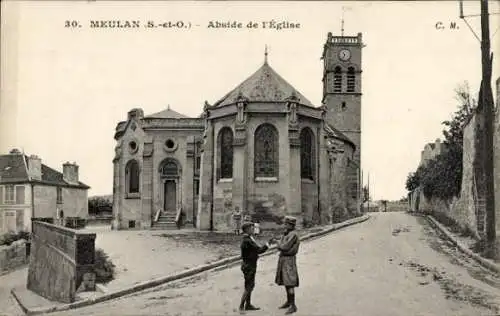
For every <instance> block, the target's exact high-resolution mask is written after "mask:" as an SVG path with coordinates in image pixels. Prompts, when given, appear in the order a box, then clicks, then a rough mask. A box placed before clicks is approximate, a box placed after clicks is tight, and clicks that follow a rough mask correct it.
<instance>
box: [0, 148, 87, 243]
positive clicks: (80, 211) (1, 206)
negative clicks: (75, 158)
mask: <svg viewBox="0 0 500 316" xmlns="http://www.w3.org/2000/svg"><path fill="white" fill-rule="evenodd" d="M88 189H89V187H88V186H87V185H85V184H83V183H81V182H79V181H78V166H77V165H76V164H74V163H66V164H64V165H63V172H62V173H61V172H58V171H56V170H54V169H52V168H50V167H48V166H46V165H44V164H43V163H42V160H41V159H40V158H39V157H37V156H35V155H31V156H29V157H28V156H24V155H22V154H21V153H20V152H19V151H17V150H13V151H12V152H11V153H10V154H8V155H3V156H0V234H2V233H5V232H8V231H11V232H19V231H30V230H31V218H52V219H53V220H54V222H56V223H60V224H64V218H66V217H80V218H87V217H88V203H87V191H88Z"/></svg>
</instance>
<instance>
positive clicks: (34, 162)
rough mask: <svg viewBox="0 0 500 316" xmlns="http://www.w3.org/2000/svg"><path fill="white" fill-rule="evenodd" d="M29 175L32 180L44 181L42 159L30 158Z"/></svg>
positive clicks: (33, 156) (32, 156) (34, 156)
mask: <svg viewBox="0 0 500 316" xmlns="http://www.w3.org/2000/svg"><path fill="white" fill-rule="evenodd" d="M28 175H29V177H30V179H31V180H36V181H41V180H42V159H40V158H39V157H38V156H36V155H31V156H29V157H28Z"/></svg>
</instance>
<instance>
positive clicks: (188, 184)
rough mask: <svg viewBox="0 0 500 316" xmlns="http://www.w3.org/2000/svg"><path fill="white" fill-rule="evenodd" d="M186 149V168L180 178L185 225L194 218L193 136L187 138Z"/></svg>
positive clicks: (194, 146)
mask: <svg viewBox="0 0 500 316" xmlns="http://www.w3.org/2000/svg"><path fill="white" fill-rule="evenodd" d="M186 145H187V148H186V168H184V169H183V171H184V172H183V173H182V177H183V178H184V179H183V192H184V194H183V195H182V210H183V211H184V214H186V219H185V220H186V223H189V224H194V223H193V219H194V218H195V216H194V212H195V210H193V203H191V201H192V200H193V199H194V191H193V190H194V183H193V182H194V169H195V167H196V161H195V158H196V156H195V154H196V142H195V138H194V136H189V137H188V139H187V144H186Z"/></svg>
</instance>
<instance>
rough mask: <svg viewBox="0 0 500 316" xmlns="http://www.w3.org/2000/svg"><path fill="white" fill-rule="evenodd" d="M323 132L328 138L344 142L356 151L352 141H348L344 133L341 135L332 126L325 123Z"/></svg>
mask: <svg viewBox="0 0 500 316" xmlns="http://www.w3.org/2000/svg"><path fill="white" fill-rule="evenodd" d="M325 131H326V133H327V134H328V135H329V136H333V137H335V138H338V139H341V140H343V141H346V142H348V143H349V144H351V145H352V146H353V147H354V148H355V149H356V145H355V144H354V143H353V142H352V140H350V139H349V138H348V137H347V136H346V135H345V134H344V133H342V132H341V131H339V130H338V129H336V128H335V127H333V126H332V125H330V124H328V123H325Z"/></svg>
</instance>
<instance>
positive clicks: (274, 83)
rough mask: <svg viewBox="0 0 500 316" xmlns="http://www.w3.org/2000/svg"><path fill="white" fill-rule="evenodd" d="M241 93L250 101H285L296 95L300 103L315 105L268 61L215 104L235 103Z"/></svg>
mask: <svg viewBox="0 0 500 316" xmlns="http://www.w3.org/2000/svg"><path fill="white" fill-rule="evenodd" d="M240 94H241V95H243V97H245V98H247V99H248V101H249V102H259V101H260V102H284V101H285V100H286V99H287V98H289V97H290V96H292V95H295V96H296V97H298V98H299V103H301V104H304V105H308V106H313V105H312V103H311V101H309V100H308V99H307V98H306V97H304V96H303V95H302V94H301V93H300V92H298V91H297V90H296V89H295V88H294V87H293V86H292V85H291V84H289V83H288V82H287V81H286V80H285V79H283V77H281V76H280V75H279V74H278V73H277V72H276V71H275V70H274V69H273V68H271V66H269V64H268V63H267V61H266V62H264V64H263V65H262V67H260V68H259V69H258V70H257V71H256V72H255V73H254V74H253V75H251V76H250V77H248V78H247V79H246V80H245V81H243V82H242V83H241V84H240V85H238V86H237V87H236V88H235V89H233V90H232V91H231V92H229V93H228V94H226V95H225V96H224V97H222V99H220V100H219V101H217V102H216V103H215V104H214V106H216V107H221V106H225V105H228V104H232V103H235V102H236V100H237V99H238V97H239V96H240Z"/></svg>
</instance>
